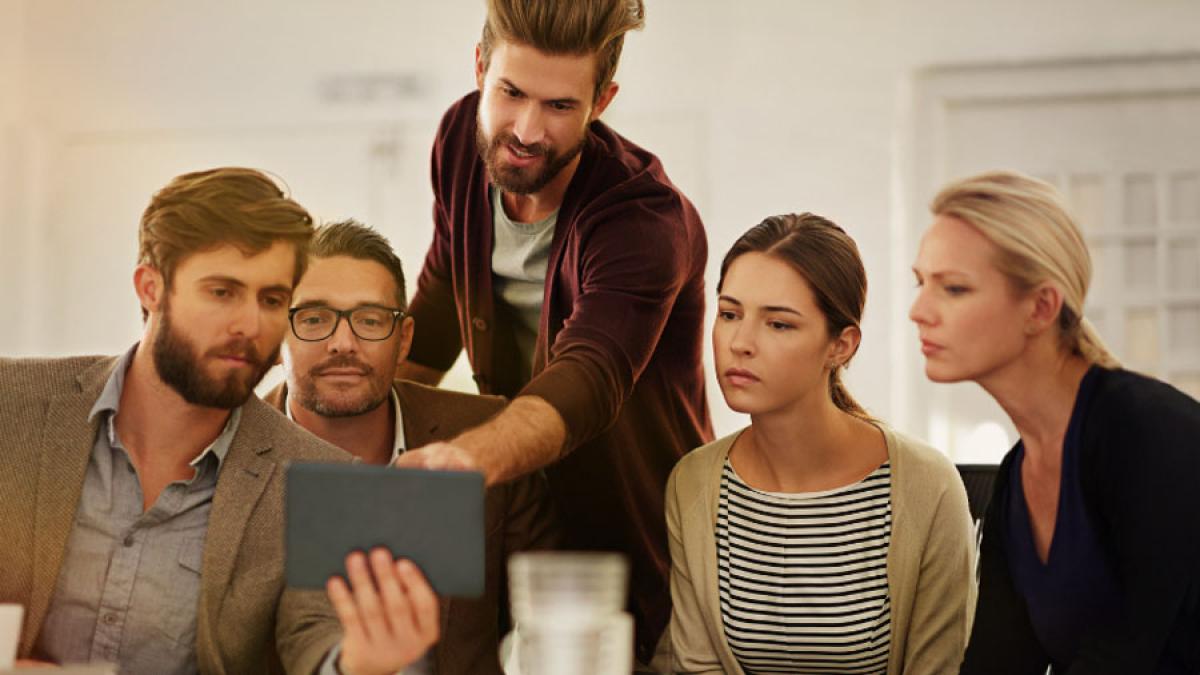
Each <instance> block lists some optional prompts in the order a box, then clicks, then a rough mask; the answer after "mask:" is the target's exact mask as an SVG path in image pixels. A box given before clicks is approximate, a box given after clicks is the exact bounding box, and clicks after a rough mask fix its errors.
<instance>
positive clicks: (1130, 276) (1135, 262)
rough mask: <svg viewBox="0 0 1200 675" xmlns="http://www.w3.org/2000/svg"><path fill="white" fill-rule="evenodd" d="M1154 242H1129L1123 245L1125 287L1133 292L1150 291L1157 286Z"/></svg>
mask: <svg viewBox="0 0 1200 675" xmlns="http://www.w3.org/2000/svg"><path fill="white" fill-rule="evenodd" d="M1157 271H1158V270H1157V266H1156V265H1155V246H1154V240H1149V241H1144V240H1143V241H1131V242H1127V243H1126V244H1125V286H1126V287H1128V288H1131V289H1135V290H1151V289H1153V288H1154V287H1155V286H1156V285H1157V284H1156V283H1155V282H1156V278H1155V277H1156V275H1157Z"/></svg>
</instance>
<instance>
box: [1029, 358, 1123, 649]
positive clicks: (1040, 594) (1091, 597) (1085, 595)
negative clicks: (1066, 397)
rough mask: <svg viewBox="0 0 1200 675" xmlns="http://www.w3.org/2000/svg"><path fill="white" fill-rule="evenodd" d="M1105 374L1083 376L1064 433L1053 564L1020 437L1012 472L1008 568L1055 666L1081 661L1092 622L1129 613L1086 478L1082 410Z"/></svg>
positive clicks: (1051, 541) (1094, 370)
mask: <svg viewBox="0 0 1200 675" xmlns="http://www.w3.org/2000/svg"><path fill="white" fill-rule="evenodd" d="M1097 372H1098V369H1097V368H1095V367H1093V368H1092V369H1091V370H1089V371H1088V372H1087V374H1086V375H1084V377H1083V381H1082V382H1080V384H1079V393H1078V394H1077V395H1076V397H1075V406H1074V408H1073V409H1072V412H1071V421H1070V424H1069V425H1068V426H1067V433H1066V437H1065V438H1064V439H1063V457H1062V476H1061V478H1060V483H1059V492H1058V515H1057V517H1056V519H1055V523H1054V534H1053V538H1052V539H1051V540H1050V550H1049V553H1048V555H1047V557H1046V562H1045V564H1043V563H1042V561H1041V559H1040V558H1039V557H1038V554H1037V547H1036V545H1035V544H1034V539H1033V528H1032V527H1031V522H1030V519H1029V511H1028V509H1027V507H1026V503H1025V489H1024V487H1023V485H1022V482H1021V465H1022V463H1023V462H1024V459H1025V446H1024V445H1023V444H1022V443H1021V442H1020V441H1018V442H1017V445H1016V447H1015V448H1014V452H1015V457H1014V458H1013V462H1012V464H1011V466H1010V469H1009V475H1008V481H1009V483H1008V485H1009V499H1008V527H1007V528H1006V529H1007V531H1006V532H1005V536H1006V538H1007V541H1006V545H1005V552H1006V553H1007V555H1008V566H1009V569H1010V570H1011V572H1012V578H1013V586H1014V588H1015V590H1016V591H1017V593H1018V594H1020V595H1021V597H1022V598H1024V600H1025V604H1026V606H1028V608H1029V619H1030V622H1031V623H1032V625H1033V631H1034V634H1035V635H1037V638H1038V641H1039V642H1041V644H1042V648H1043V649H1045V650H1046V653H1047V654H1048V655H1049V656H1050V660H1051V661H1052V662H1053V663H1054V664H1055V670H1059V669H1061V668H1063V667H1064V666H1065V665H1066V664H1069V663H1071V662H1072V661H1073V660H1074V659H1075V654H1076V652H1077V651H1078V650H1079V643H1080V641H1081V639H1082V637H1083V635H1084V634H1085V633H1087V632H1088V631H1089V630H1090V629H1091V627H1093V626H1096V625H1099V624H1102V623H1111V622H1113V621H1115V620H1117V619H1118V618H1119V617H1120V615H1121V609H1120V587H1119V585H1118V582H1117V576H1116V574H1115V572H1114V571H1113V565H1112V561H1111V560H1110V556H1109V555H1108V554H1107V552H1106V551H1105V550H1104V547H1103V546H1102V545H1101V541H1100V533H1099V531H1098V529H1097V527H1096V524H1095V522H1094V518H1093V517H1092V516H1091V514H1089V513H1088V509H1087V508H1086V507H1085V505H1084V501H1083V488H1082V485H1081V484H1080V479H1079V478H1080V477H1079V450H1080V444H1081V433H1080V427H1081V419H1080V418H1081V411H1084V410H1087V408H1088V405H1089V403H1090V402H1091V398H1092V394H1093V392H1094V391H1095V389H1096V381H1097V377H1096V376H1097Z"/></svg>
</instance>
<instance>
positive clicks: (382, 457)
mask: <svg viewBox="0 0 1200 675" xmlns="http://www.w3.org/2000/svg"><path fill="white" fill-rule="evenodd" d="M405 307H406V302H405V292H404V272H403V270H402V269H401V266H400V260H399V259H398V258H397V257H396V254H395V253H394V252H393V251H392V248H391V246H390V245H389V244H388V242H387V240H386V239H385V238H384V237H383V236H381V235H380V234H379V233H377V232H375V231H374V230H372V229H370V228H368V227H366V226H364V225H361V224H359V223H356V222H354V221H345V222H340V223H334V224H331V225H326V226H324V227H321V228H319V229H318V230H317V233H316V236H314V238H313V241H312V244H311V246H310V249H309V267H308V271H307V272H306V273H305V275H304V277H303V278H302V279H301V280H300V283H299V284H298V285H297V286H296V290H295V292H294V293H293V295H292V308H291V310H290V312H289V314H290V319H291V331H290V334H289V335H287V337H286V338H285V340H284V346H283V352H282V354H283V366H284V370H285V371H286V376H287V381H286V383H285V384H281V385H279V386H278V387H276V388H275V389H274V390H272V391H271V392H270V393H269V394H267V396H266V397H265V400H266V401H267V402H268V403H270V404H272V405H274V406H276V407H277V408H279V409H281V410H282V411H284V413H285V414H286V415H287V416H288V417H289V418H290V419H292V420H293V421H295V422H296V423H297V424H299V425H300V426H302V427H304V428H305V429H307V430H308V431H310V432H312V433H313V434H315V435H316V436H318V437H320V438H321V439H323V440H325V441H327V442H329V443H332V444H333V445H336V446H338V447H340V448H342V449H343V450H346V451H347V452H350V453H352V454H354V455H356V456H358V457H360V458H361V459H362V460H363V461H364V462H366V463H368V464H380V465H382V464H388V463H390V462H392V461H393V460H394V459H395V458H397V457H399V456H400V455H401V454H402V453H403V452H404V451H405V449H406V448H416V447H420V446H423V445H426V444H428V443H431V442H433V441H438V440H444V439H446V438H450V437H453V436H454V435H456V434H458V433H460V432H462V431H463V430H465V429H467V428H470V427H473V426H476V425H478V424H480V423H482V422H484V421H486V420H487V419H488V418H490V417H491V416H492V415H494V414H495V413H497V412H498V411H499V410H500V409H501V408H502V407H503V405H504V401H503V399H501V398H499V397H493V396H477V395H472V394H462V393H457V392H451V391H446V390H442V389H435V388H432V387H427V386H424V385H421V384H416V383H414V382H407V381H403V380H395V381H393V379H392V378H393V376H394V373H395V370H396V366H397V364H398V363H401V362H402V361H403V360H404V358H405V357H406V356H407V354H408V349H409V346H410V345H411V344H412V338H413V331H414V322H413V319H412V317H409V316H406V315H405ZM544 492H545V487H544V478H543V477H542V475H541V474H533V475H530V476H527V477H524V478H521V479H519V480H516V481H512V482H509V483H505V484H501V485H496V486H493V487H491V488H490V489H489V490H488V491H487V496H486V502H485V512H486V520H487V522H486V524H485V532H486V533H487V534H486V536H487V542H486V556H487V559H486V564H485V570H486V580H485V591H484V595H483V597H481V598H479V599H475V600H466V599H457V598H456V599H454V600H447V599H445V598H443V599H442V600H441V604H442V607H441V617H442V631H441V635H442V639H441V641H440V642H439V643H438V644H437V645H436V646H435V647H434V649H433V651H432V653H431V654H429V655H427V656H426V658H425V660H424V661H423V663H422V664H421V665H420V666H418V667H417V668H413V669H410V670H409V671H406V672H410V673H411V672H428V671H430V670H432V671H433V672H436V673H438V675H447V674H454V673H463V674H467V673H471V674H476V673H485V674H486V673H494V674H496V675H500V674H501V673H502V672H503V671H502V670H501V666H500V662H499V659H498V656H497V648H498V644H499V639H500V635H501V633H502V632H503V630H504V629H505V628H506V625H507V618H506V617H507V614H506V612H505V611H504V610H505V607H504V606H503V605H504V603H503V601H502V597H503V592H502V591H503V588H504V586H505V584H504V582H505V579H506V576H507V575H506V574H505V571H504V563H505V562H506V561H507V559H508V556H509V555H510V554H511V553H513V552H515V551H518V550H525V549H533V548H548V547H549V546H551V545H552V544H553V543H555V541H554V531H555V529H554V527H553V526H552V522H553V521H552V518H551V515H550V512H549V502H548V501H547V500H546V499H545V495H544ZM363 515H364V517H369V516H370V514H363Z"/></svg>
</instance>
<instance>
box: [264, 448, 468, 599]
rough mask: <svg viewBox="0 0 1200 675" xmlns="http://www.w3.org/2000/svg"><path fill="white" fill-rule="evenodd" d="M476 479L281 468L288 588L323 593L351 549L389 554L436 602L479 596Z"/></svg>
mask: <svg viewBox="0 0 1200 675" xmlns="http://www.w3.org/2000/svg"><path fill="white" fill-rule="evenodd" d="M483 489H484V488H483V475H482V474H480V473H476V472H473V471H428V470H424V469H397V468H392V467H386V466H369V465H363V464H292V465H290V466H289V467H288V469H287V582H288V585H290V586H296V587H301V588H324V586H325V582H326V581H327V580H328V579H329V577H331V576H333V575H340V576H343V577H344V576H345V574H346V570H345V558H346V555H347V554H349V553H350V552H351V551H355V550H360V551H369V550H371V549H373V548H375V547H376V546H384V547H386V548H388V549H389V550H390V551H391V552H392V555H393V556H395V557H397V558H408V559H410V560H412V561H413V562H414V563H416V564H417V567H419V568H421V571H422V572H423V573H424V574H425V577H426V578H427V579H429V583H430V585H432V586H433V589H434V591H436V592H437V593H438V595H441V596H459V597H478V596H480V595H482V594H483V577H484V571H483V570H484V537H483V534H484V533H483Z"/></svg>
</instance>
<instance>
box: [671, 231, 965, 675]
mask: <svg viewBox="0 0 1200 675" xmlns="http://www.w3.org/2000/svg"><path fill="white" fill-rule="evenodd" d="M866 288H867V283H866V274H865V272H864V270H863V265H862V261H861V260H860V259H859V256H858V250H857V248H856V247H855V245H854V242H853V240H851V239H850V237H848V236H847V235H846V233H845V232H843V231H842V230H841V229H840V228H839V227H837V226H836V225H834V224H833V223H831V222H829V221H828V220H825V219H824V218H821V217H820V216H815V215H812V214H801V215H785V216H776V217H772V218H768V219H766V220H765V221H763V222H762V223H761V224H760V225H758V226H756V227H754V228H752V229H751V230H750V231H749V232H747V233H746V234H745V235H743V236H742V237H741V238H740V239H739V240H738V241H737V242H736V243H735V244H734V246H733V249H732V250H730V251H729V253H728V254H726V256H725V259H724V260H723V262H722V264H721V280H720V283H719V284H718V287H717V290H718V293H719V306H718V314H717V320H716V324H715V325H714V326H713V333H712V338H713V352H714V359H715V362H716V366H717V376H718V378H719V382H720V385H721V392H722V394H724V396H725V401H726V402H727V403H728V404H729V406H730V407H731V408H733V409H734V410H736V411H739V412H743V413H748V414H749V415H750V419H751V424H750V426H749V427H747V428H745V429H743V430H742V431H739V432H737V433H735V434H733V435H731V436H728V437H726V438H723V439H721V440H718V441H715V442H713V443H710V444H708V445H706V446H704V447H702V448H700V449H698V450H696V451H694V452H691V453H689V454H688V455H686V456H685V457H684V458H683V459H682V460H681V461H680V462H679V464H678V465H677V466H676V468H675V471H674V472H673V474H672V475H671V479H670V482H669V483H668V486H667V526H668V530H669V543H670V549H671V565H672V575H671V597H672V600H673V601H674V610H673V614H672V618H671V628H670V634H671V640H672V645H673V651H674V659H675V663H674V665H675V670H676V671H677V672H680V673H734V674H739V673H893V674H895V673H912V674H914V675H916V674H919V675H928V674H931V673H935V674H936V673H952V672H956V671H957V669H958V665H959V663H960V662H961V659H962V652H963V648H964V646H965V644H966V637H967V630H968V624H969V617H970V610H971V607H972V604H973V596H974V579H973V574H972V570H973V553H974V544H973V540H972V536H971V531H972V528H971V521H970V515H969V514H968V511H967V499H966V493H965V491H964V489H963V485H962V482H961V481H960V479H959V477H958V474H957V472H956V471H955V469H954V467H953V465H951V464H950V462H949V461H948V460H947V459H946V458H945V457H943V456H942V455H941V454H940V453H938V452H937V451H935V450H933V449H931V448H929V447H928V446H926V445H924V444H922V443H919V442H917V441H915V440H913V439H910V438H906V437H904V436H902V435H900V434H898V433H896V432H894V431H892V430H890V429H888V428H887V427H885V426H883V425H881V424H880V423H878V422H877V421H875V420H874V419H872V418H871V417H870V416H868V415H867V414H866V413H865V412H864V411H863V409H862V408H861V407H859V405H858V404H857V403H855V401H854V399H853V398H852V397H851V396H850V394H849V393H848V392H847V391H846V389H845V387H844V386H843V385H842V382H841V379H840V377H839V373H840V372H841V369H842V368H844V367H845V366H846V364H847V363H848V362H849V360H850V358H851V357H853V356H854V353H855V351H856V350H857V349H858V345H859V342H860V340H861V338H862V334H861V331H860V329H859V323H860V321H861V319H862V311H863V304H864V302H865V300H866Z"/></svg>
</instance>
